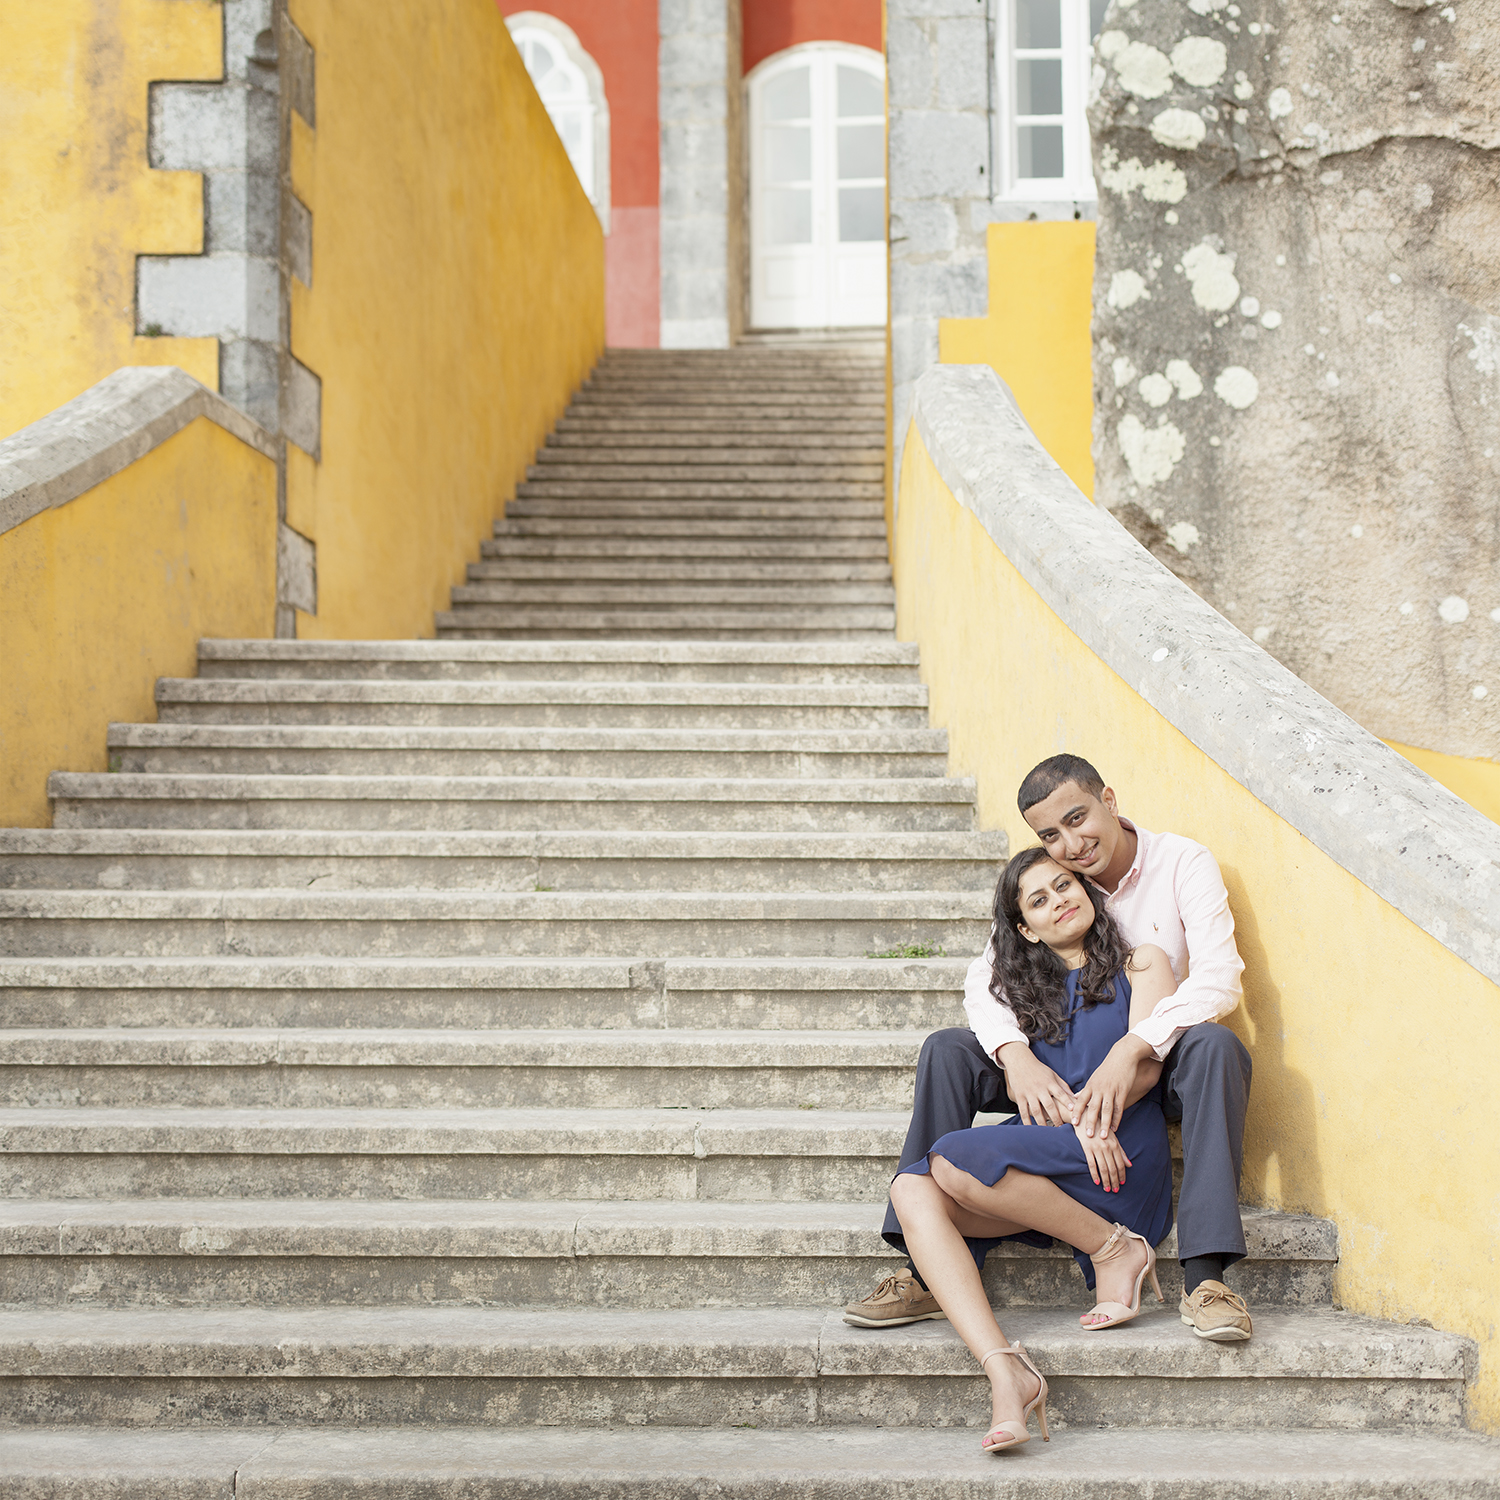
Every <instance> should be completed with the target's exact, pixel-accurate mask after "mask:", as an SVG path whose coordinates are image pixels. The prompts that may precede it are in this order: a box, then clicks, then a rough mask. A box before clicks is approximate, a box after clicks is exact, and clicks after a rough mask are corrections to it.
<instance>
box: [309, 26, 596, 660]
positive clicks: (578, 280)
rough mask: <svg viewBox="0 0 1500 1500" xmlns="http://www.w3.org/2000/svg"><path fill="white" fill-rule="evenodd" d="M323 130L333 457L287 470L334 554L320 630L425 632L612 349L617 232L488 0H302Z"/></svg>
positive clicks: (318, 350)
mask: <svg viewBox="0 0 1500 1500" xmlns="http://www.w3.org/2000/svg"><path fill="white" fill-rule="evenodd" d="M291 16H292V19H293V20H294V21H295V22H296V24H297V26H298V27H299V28H300V29H301V30H302V32H303V33H304V34H305V35H306V36H307V38H308V40H309V41H310V42H311V43H312V45H313V47H314V49H315V50H316V74H317V108H316V116H317V127H316V129H312V128H310V127H309V126H308V125H307V124H306V122H305V121H303V120H302V118H301V117H300V116H298V115H293V117H292V130H293V134H292V162H291V167H292V183H293V188H294V190H295V191H296V193H297V195H298V197H300V198H301V199H302V201H303V202H304V203H306V204H307V206H308V207H309V208H310V209H311V210H312V214H313V257H312V278H313V280H312V286H311V287H305V286H303V285H302V284H301V283H300V282H294V283H293V287H292V330H291V332H292V350H293V352H294V353H295V354H296V356H297V358H298V359H300V360H301V361H302V362H303V363H304V364H305V365H307V366H308V367H309V368H310V369H311V370H313V371H314V372H315V373H316V374H317V375H319V376H320V377H321V379H322V382H323V428H322V453H321V458H320V461H319V462H317V463H314V462H313V461H312V460H311V459H309V458H308V457H307V456H306V455H304V454H303V453H301V452H300V451H298V450H293V451H292V453H291V455H290V458H289V462H288V474H287V507H288V509H287V520H288V522H289V524H290V525H292V526H293V527H295V528H296V529H297V530H298V531H300V532H302V533H303V534H304V535H306V536H309V537H312V538H313V539H314V540H315V541H316V542H317V544H318V613H317V615H316V616H315V617H312V616H307V615H299V617H298V634H299V635H301V636H304V637H325V638H349V637H390V636H428V635H431V634H432V632H433V618H432V617H433V611H434V610H438V609H446V608H447V607H448V603H449V599H448V590H449V588H450V586H451V585H453V584H455V583H459V582H461V581H462V580H463V576H464V566H465V564H466V563H467V562H470V561H472V560H474V559H476V558H477V556H478V552H479V543H480V540H481V538H482V537H484V536H485V535H487V534H488V531H489V527H490V523H491V521H492V520H493V519H494V517H495V516H496V515H498V514H499V513H500V511H501V509H502V507H503V504H504V502H505V501H506V500H507V499H508V498H510V496H511V495H512V494H513V493H514V485H515V482H516V481H517V480H518V479H520V478H522V477H523V475H524V473H525V468H526V464H527V462H528V461H529V460H530V459H531V457H532V454H533V453H534V452H535V450H536V448H537V446H538V445H539V444H540V443H541V441H542V439H543V437H544V436H545V435H546V432H547V429H548V428H549V427H550V426H551V425H552V423H553V422H554V421H555V420H556V419H557V417H558V416H559V415H561V413H562V411H563V409H564V407H565V406H566V405H567V402H568V398H569V396H570V395H571V393H572V391H573V390H574V389H575V388H576V387H577V385H578V384H579V383H580V382H581V381H582V380H583V378H584V377H585V375H586V374H587V373H588V371H589V369H590V368H591V366H592V365H593V363H594V361H595V360H596V359H597V358H598V356H599V354H600V352H601V351H602V349H603V345H604V241H603V235H602V233H601V231H600V228H599V220H598V217H597V215H596V214H595V213H594V210H593V208H592V207H591V206H590V204H589V201H588V199H587V198H586V197H585V196H584V193H583V189H582V188H581V187H580V186H579V183H578V179H577V176H576V175H575V173H574V171H573V168H572V166H571V165H570V164H569V162H568V159H567V156H566V154H565V153H564V151H563V148H562V145H561V143H560V142H559V140H558V139H557V134H556V132H555V131H554V130H553V128H552V124H551V122H550V121H549V120H548V118H547V115H546V112H545V111H544V110H543V108H542V105H541V102H540V100H539V99H538V98H537V96H536V92H535V90H534V89H533V88H532V86H531V82H530V80H529V78H528V77H527V75H526V70H525V67H524V66H523V64H522V62H521V59H520V55H519V54H518V53H517V52H516V49H515V47H514V45H513V44H512V43H511V40H510V34H509V32H507V30H506V28H505V20H504V18H503V16H502V15H501V14H500V10H499V7H498V6H496V5H495V4H494V0H428V3H425V4H423V5H420V6H398V7H395V8H394V9H388V10H386V11H385V12H383V13H382V18H381V24H380V25H378V26H375V25H371V24H370V19H369V16H368V14H367V13H366V12H365V11H364V10H363V9H362V8H360V7H358V6H349V5H345V4H339V3H335V0H294V3H293V4H292V6H291Z"/></svg>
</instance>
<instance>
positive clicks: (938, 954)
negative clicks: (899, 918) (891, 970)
mask: <svg viewBox="0 0 1500 1500" xmlns="http://www.w3.org/2000/svg"><path fill="white" fill-rule="evenodd" d="M947 956H948V950H947V949H946V948H945V947H943V945H942V944H941V943H897V944H896V946H895V947H894V948H883V949H882V950H881V951H880V952H879V953H873V952H867V953H866V954H865V957H866V958H947Z"/></svg>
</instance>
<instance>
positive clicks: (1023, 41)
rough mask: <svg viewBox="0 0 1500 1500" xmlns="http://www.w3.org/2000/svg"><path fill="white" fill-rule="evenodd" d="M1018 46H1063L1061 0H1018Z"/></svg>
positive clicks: (1022, 47)
mask: <svg viewBox="0 0 1500 1500" xmlns="http://www.w3.org/2000/svg"><path fill="white" fill-rule="evenodd" d="M1016 46H1017V47H1020V48H1021V49H1022V50H1023V51H1024V50H1025V49H1026V48H1028V47H1061V46H1062V9H1061V6H1060V4H1059V0H1016Z"/></svg>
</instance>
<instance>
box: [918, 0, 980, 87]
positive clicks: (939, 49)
mask: <svg viewBox="0 0 1500 1500" xmlns="http://www.w3.org/2000/svg"><path fill="white" fill-rule="evenodd" d="M978 9H979V7H977V6H976V7H975V8H974V11H971V12H970V13H969V14H968V15H965V16H963V17H958V18H949V19H944V20H939V21H938V22H937V23H936V24H935V25H934V26H933V28H932V29H933V34H934V42H935V49H934V60H935V81H936V84H937V90H936V98H935V100H934V103H935V106H936V107H937V108H938V109H939V110H943V111H945V112H950V113H957V112H959V111H969V110H973V111H978V112H980V113H986V112H987V111H988V110H989V107H990V55H989V45H990V44H989V32H990V28H989V22H988V20H987V19H986V17H985V16H984V15H982V14H975V13H974V12H975V11H977V10H978Z"/></svg>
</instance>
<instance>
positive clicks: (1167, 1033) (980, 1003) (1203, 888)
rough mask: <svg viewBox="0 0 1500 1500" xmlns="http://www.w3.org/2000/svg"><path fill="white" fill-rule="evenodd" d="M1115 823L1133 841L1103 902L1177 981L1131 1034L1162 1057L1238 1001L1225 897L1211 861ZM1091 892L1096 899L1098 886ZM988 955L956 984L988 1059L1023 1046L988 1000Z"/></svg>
mask: <svg viewBox="0 0 1500 1500" xmlns="http://www.w3.org/2000/svg"><path fill="white" fill-rule="evenodd" d="M1120 822H1121V824H1122V825H1123V826H1124V827H1126V828H1128V829H1130V831H1131V832H1132V833H1134V834H1135V836H1136V841H1137V842H1136V850H1135V860H1134V861H1133V863H1132V864H1131V866H1130V869H1129V870H1128V871H1126V873H1125V878H1124V879H1123V880H1122V881H1121V882H1120V884H1119V887H1118V889H1116V890H1115V891H1114V893H1113V894H1111V895H1108V896H1106V897H1105V903H1104V904H1105V906H1106V907H1107V908H1108V910H1109V911H1110V912H1111V913H1112V914H1113V916H1114V919H1115V921H1116V922H1118V923H1119V925H1120V931H1121V933H1122V934H1123V935H1124V938H1125V941H1126V942H1127V943H1129V944H1130V946H1131V947H1132V948H1138V947H1140V946H1141V945H1142V944H1144V943H1155V944H1156V946H1157V947H1158V948H1160V949H1161V950H1162V951H1163V952H1164V953H1165V954H1166V955H1167V958H1168V960H1169V961H1170V963H1171V965H1172V973H1173V974H1175V975H1176V976H1177V992H1176V993H1175V994H1173V995H1168V996H1167V998H1166V999H1165V1000H1163V1001H1162V1002H1161V1004H1160V1005H1158V1006H1157V1007H1156V1009H1155V1010H1154V1011H1152V1012H1151V1014H1150V1015H1149V1016H1147V1017H1146V1019H1145V1020H1143V1021H1141V1022H1140V1023H1139V1024H1138V1025H1136V1026H1133V1027H1132V1028H1131V1030H1132V1031H1134V1032H1135V1034H1136V1035H1137V1036H1139V1037H1141V1038H1142V1039H1143V1040H1144V1041H1145V1042H1146V1043H1147V1044H1148V1045H1149V1046H1150V1047H1151V1049H1152V1051H1153V1052H1155V1053H1156V1055H1157V1057H1159V1058H1165V1057H1166V1055H1167V1053H1168V1052H1170V1051H1171V1050H1172V1044H1173V1043H1174V1042H1175V1041H1176V1040H1177V1038H1178V1037H1180V1036H1181V1035H1182V1033H1183V1032H1184V1031H1186V1030H1187V1028H1188V1027H1189V1026H1196V1025H1198V1023H1199V1022H1200V1021H1216V1020H1218V1018H1219V1017H1220V1016H1227V1015H1228V1014H1229V1013H1230V1011H1232V1010H1233V1009H1234V1008H1235V1007H1236V1006H1237V1005H1238V1004H1239V1003H1240V974H1241V973H1242V972H1243V971H1244V968H1245V965H1244V961H1243V960H1242V959H1241V958H1240V954H1239V949H1238V948H1236V947H1235V945H1234V916H1233V914H1232V913H1231V912H1230V910H1229V893H1228V892H1227V891H1226V890H1225V889H1224V878H1223V876H1222V875H1220V874H1219V865H1218V861H1217V860H1215V859H1214V857H1213V855H1212V854H1210V853H1209V852H1208V850H1207V849H1205V848H1204V847H1203V845H1202V844H1195V843H1194V842H1193V841H1192V839H1185V838H1183V837H1181V836H1180V835H1179V834H1175V833H1148V832H1147V831H1146V830H1145V829H1144V828H1139V827H1137V826H1136V825H1135V824H1134V823H1132V822H1131V821H1130V820H1129V819H1128V818H1121V819H1120ZM1089 883H1090V885H1093V884H1094V883H1093V882H1092V881H1090V882H1089ZM1094 889H1095V890H1096V891H1098V892H1099V893H1100V894H1103V891H1102V888H1101V887H1099V886H1097V885H1095V886H1094ZM994 956H995V950H994V947H993V945H991V946H990V947H987V948H986V949H985V951H984V952H983V953H982V954H981V955H980V956H979V957H978V958H976V959H975V960H974V962H973V963H971V964H970V965H969V972H968V975H967V976H966V978H965V980H964V1010H965V1012H966V1013H967V1014H968V1017H969V1026H970V1027H971V1028H972V1030H973V1032H974V1035H975V1036H976V1037H977V1038H978V1039H979V1045H980V1046H981V1047H983V1048H984V1050H985V1052H986V1053H988V1054H989V1056H991V1057H993V1056H994V1055H995V1049H996V1048H997V1047H1003V1046H1004V1045H1005V1044H1006V1043H1007V1042H1025V1041H1026V1037H1025V1035H1024V1034H1023V1033H1022V1032H1021V1030H1020V1028H1019V1027H1017V1025H1016V1018H1015V1014H1014V1013H1013V1012H1012V1010H1011V1008H1010V1007H1009V1006H1008V1005H1005V1004H1003V1003H1002V1002H1001V1001H999V1000H996V999H995V998H994V997H993V996H992V995H991V994H990V972H991V968H992V965H993V963H994ZM1028 1045H1029V1043H1028Z"/></svg>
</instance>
